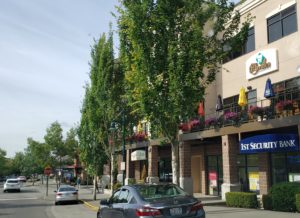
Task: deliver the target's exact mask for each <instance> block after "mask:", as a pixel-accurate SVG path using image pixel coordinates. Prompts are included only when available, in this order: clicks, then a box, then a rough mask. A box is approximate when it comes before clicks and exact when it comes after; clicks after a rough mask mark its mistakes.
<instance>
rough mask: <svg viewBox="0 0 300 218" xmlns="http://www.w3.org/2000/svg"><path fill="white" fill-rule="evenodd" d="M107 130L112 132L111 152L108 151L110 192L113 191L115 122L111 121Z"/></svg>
mask: <svg viewBox="0 0 300 218" xmlns="http://www.w3.org/2000/svg"><path fill="white" fill-rule="evenodd" d="M109 130H110V131H111V132H112V136H111V137H112V139H111V152H110V161H111V162H110V189H111V193H113V191H114V153H115V130H116V124H115V122H114V121H112V122H111V124H110V128H109Z"/></svg>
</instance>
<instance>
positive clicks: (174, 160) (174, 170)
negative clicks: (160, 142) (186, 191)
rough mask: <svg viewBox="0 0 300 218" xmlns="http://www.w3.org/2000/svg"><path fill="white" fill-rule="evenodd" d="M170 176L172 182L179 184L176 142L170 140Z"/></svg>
mask: <svg viewBox="0 0 300 218" xmlns="http://www.w3.org/2000/svg"><path fill="white" fill-rule="evenodd" d="M172 176H173V183H174V184H177V185H178V184H179V182H178V143H177V142H172Z"/></svg>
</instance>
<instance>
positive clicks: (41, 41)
mask: <svg viewBox="0 0 300 218" xmlns="http://www.w3.org/2000/svg"><path fill="white" fill-rule="evenodd" d="M116 4H118V1H117V0H1V1H0V100H1V102H0V148H2V149H4V150H6V151H7V156H8V157H12V156H14V155H15V152H17V151H23V150H24V148H25V147H27V138H28V137H32V138H33V139H35V140H38V141H41V142H42V141H44V140H43V137H44V135H45V133H46V129H47V127H49V125H50V124H51V123H53V122H54V121H58V122H59V123H60V124H61V125H62V127H63V129H64V131H65V132H66V131H67V130H68V129H69V128H70V127H72V126H74V125H75V124H76V123H78V122H79V119H80V107H81V102H82V98H83V93H84V88H83V86H84V84H85V82H86V81H88V75H87V73H88V72H89V65H88V62H89V60H90V46H91V45H92V44H93V38H96V39H98V38H99V36H100V35H101V34H102V33H103V32H108V29H109V22H110V21H114V18H113V16H112V15H111V14H110V12H111V11H115V8H114V5H116ZM114 23H115V22H114ZM113 28H114V29H116V27H115V25H114V27H113Z"/></svg>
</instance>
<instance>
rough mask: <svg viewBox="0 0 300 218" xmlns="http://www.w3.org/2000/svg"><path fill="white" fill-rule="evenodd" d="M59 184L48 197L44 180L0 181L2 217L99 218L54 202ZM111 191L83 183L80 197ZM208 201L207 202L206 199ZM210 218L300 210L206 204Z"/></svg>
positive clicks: (284, 217)
mask: <svg viewBox="0 0 300 218" xmlns="http://www.w3.org/2000/svg"><path fill="white" fill-rule="evenodd" d="M55 188H56V185H55V184H54V182H53V181H52V182H51V183H50V184H49V191H48V193H49V195H48V197H46V188H45V184H44V185H41V184H40V183H38V184H36V185H35V186H32V184H31V183H26V184H24V185H23V187H22V189H21V192H20V193H18V192H9V193H4V192H3V184H0V217H1V218H19V217H22V218H90V217H91V218H96V211H95V210H92V209H91V208H89V207H87V206H86V205H84V204H82V203H79V204H65V205H59V206H54V201H53V200H54V190H55ZM107 197H108V195H105V194H97V200H96V201H93V200H92V192H91V187H86V186H82V187H81V188H80V190H79V199H82V200H86V201H88V202H89V204H91V205H93V206H94V207H98V205H99V199H100V198H107ZM203 203H204V204H205V202H203ZM204 209H205V211H206V217H207V218H240V217H243V218H253V217H256V218H293V217H295V218H296V217H299V213H283V212H275V211H267V210H260V209H257V210H256V209H246V208H229V207H226V206H204Z"/></svg>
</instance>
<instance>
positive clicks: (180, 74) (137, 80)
mask: <svg viewBox="0 0 300 218" xmlns="http://www.w3.org/2000/svg"><path fill="white" fill-rule="evenodd" d="M116 17H117V20H118V27H119V29H118V32H119V38H120V53H119V57H118V58H115V57H114V51H113V39H112V32H110V33H109V36H108V38H106V36H105V34H103V35H102V36H101V37H100V39H99V40H97V41H96V42H95V45H94V46H93V47H92V51H91V63H90V74H89V75H90V81H89V82H88V83H87V85H86V90H85V98H84V101H83V105H82V110H81V122H80V127H79V140H80V146H81V147H82V150H83V153H82V154H81V157H82V160H84V162H85V163H86V164H87V166H88V168H89V169H90V171H91V172H93V173H94V175H95V177H96V176H97V175H99V174H101V170H102V166H103V164H105V163H106V162H110V163H111V167H112V168H113V164H112V163H113V158H112V157H113V155H112V154H113V153H114V151H113V150H112V149H111V148H112V146H111V143H110V142H111V140H110V134H109V129H110V124H111V123H112V122H113V121H114V120H116V119H119V116H120V113H125V115H126V116H125V117H126V119H125V120H126V123H125V127H126V130H127V133H128V131H129V133H131V132H130V131H131V129H132V126H133V125H136V124H137V121H138V120H140V119H142V118H146V119H147V120H148V121H149V122H150V123H151V128H152V130H154V129H155V130H156V131H158V132H160V133H161V134H162V135H163V136H165V137H166V138H167V139H168V141H169V143H170V144H171V145H172V169H173V182H174V183H178V145H179V135H178V126H179V124H180V123H181V122H184V121H186V120H188V119H190V118H192V117H194V116H196V115H197V113H196V108H197V104H198V103H199V101H204V96H205V90H206V88H207V86H208V85H209V84H211V83H212V82H213V81H214V80H215V76H216V73H217V72H218V70H219V64H220V63H222V61H223V60H224V59H225V58H226V57H227V55H228V54H229V52H232V50H240V49H242V47H243V45H244V43H245V40H246V38H247V31H248V27H249V21H250V20H246V21H245V23H243V24H242V25H240V15H239V13H238V12H234V5H233V4H231V3H229V1H228V0H211V1H207V0H176V1H171V0H120V6H119V7H118V16H116ZM225 48H226V49H225ZM119 144H120V143H119ZM103 151H105V152H103Z"/></svg>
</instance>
